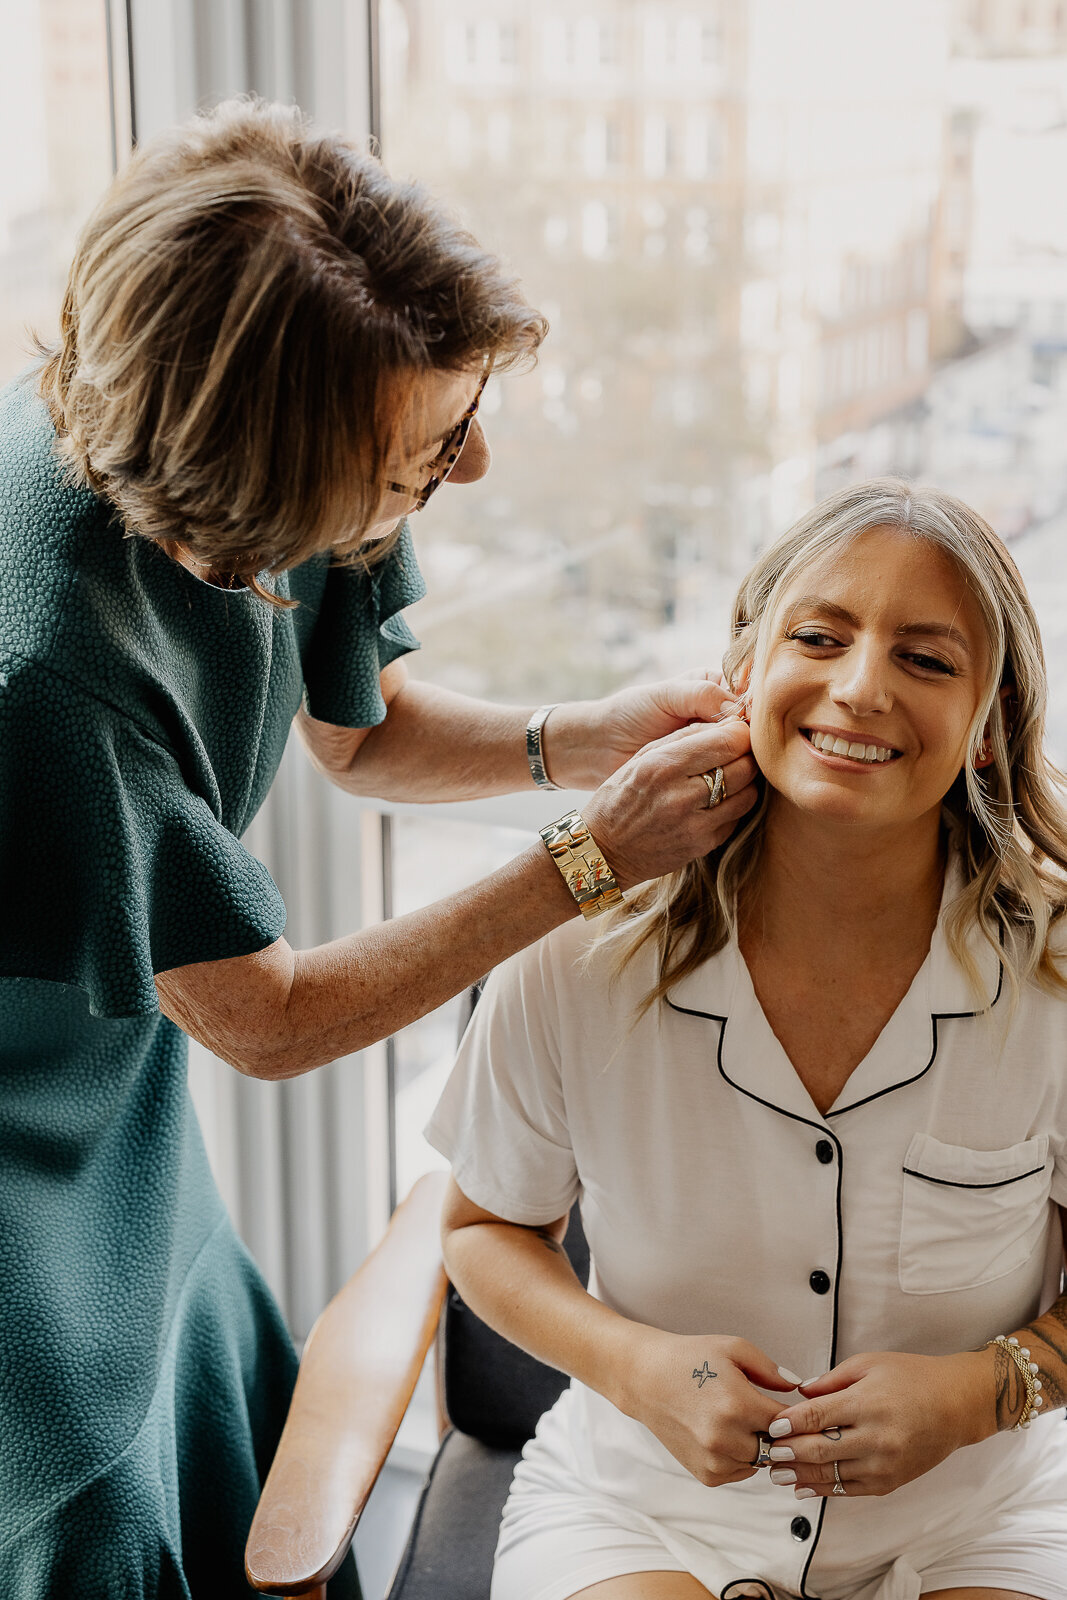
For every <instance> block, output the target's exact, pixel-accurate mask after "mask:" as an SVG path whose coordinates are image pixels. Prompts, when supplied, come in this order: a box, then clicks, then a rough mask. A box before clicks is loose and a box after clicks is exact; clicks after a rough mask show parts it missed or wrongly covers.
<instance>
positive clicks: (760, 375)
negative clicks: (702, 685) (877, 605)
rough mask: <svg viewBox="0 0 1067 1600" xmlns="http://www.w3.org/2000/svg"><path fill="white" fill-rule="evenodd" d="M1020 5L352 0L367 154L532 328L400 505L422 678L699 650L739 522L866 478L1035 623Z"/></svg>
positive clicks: (584, 686)
mask: <svg viewBox="0 0 1067 1600" xmlns="http://www.w3.org/2000/svg"><path fill="white" fill-rule="evenodd" d="M1024 9H1025V8H1024ZM1037 9H1038V10H1040V18H1039V20H1038V21H1037V22H1034V21H1033V20H1032V21H1031V23H1024V21H1023V19H1022V12H1021V11H1020V8H1018V7H1011V6H984V7H981V6H958V5H957V6H952V7H949V6H931V5H929V4H928V3H927V0H878V3H875V4H872V5H865V6H856V5H851V4H848V3H846V0H812V3H811V4H806V5H803V6H798V5H796V4H795V3H794V0H745V3H742V4H734V3H732V0H731V3H729V4H728V3H725V0H664V3H657V4H655V5H651V4H637V3H634V0H597V3H590V4H589V5H588V6H585V7H583V8H579V9H578V10H577V11H576V10H574V8H564V7H556V6H546V5H542V4H536V3H534V0H491V3H489V4H486V3H484V0H478V3H477V4H476V3H474V0H383V4H382V74H383V91H382V110H383V132H382V139H383V150H384V155H385V159H386V162H387V164H388V165H389V166H390V168H391V169H392V170H393V171H394V172H397V173H399V174H405V175H407V174H411V175H415V176H417V177H419V178H421V179H423V180H424V181H426V182H427V183H428V184H429V185H430V186H431V187H432V188H434V189H435V190H437V191H439V192H440V193H442V194H443V195H444V196H446V197H447V198H448V199H449V200H450V201H451V202H452V203H453V204H454V205H456V206H457V207H458V208H459V209H460V210H461V212H462V213H463V214H464V215H465V216H466V217H467V218H468V219H469V221H470V224H471V226H472V227H473V229H474V231H475V233H476V234H477V235H478V236H479V237H480V238H481V239H482V240H484V241H485V242H487V243H488V244H491V245H492V246H494V247H495V248H497V249H498V250H499V251H501V252H502V253H503V254H504V255H505V256H506V258H507V259H508V260H509V262H510V263H511V264H512V266H513V267H514V268H515V270H516V271H517V272H518V273H519V274H520V275H521V276H522V278H523V281H524V283H525V286H526V289H527V292H528V295H529V297H530V298H531V299H532V300H533V302H534V303H535V304H537V305H539V306H540V307H541V308H542V309H544V310H545V311H546V312H547V313H548V315H549V318H550V320H551V323H552V332H551V334H550V336H549V339H548V341H547V343H546V345H545V346H544V349H543V352H542V356H541V361H540V364H539V366H538V368H537V370H536V371H535V372H534V373H533V374H532V375H530V376H527V377H518V376H516V377H509V378H505V379H502V380H499V381H497V382H495V383H491V384H490V386H489V389H488V391H487V394H486V397H485V403H484V407H483V410H484V412H485V415H486V420H487V427H488V430H489V432H490V437H491V440H492V443H493V447H494V451H495V462H494V466H493V470H492V473H491V475H490V477H489V478H488V479H487V480H486V481H485V482H483V483H482V484H479V485H477V486H471V487H464V488H462V489H459V488H453V489H451V490H450V491H448V492H447V493H442V494H441V495H440V496H439V497H438V499H437V500H436V501H435V502H434V504H433V506H432V507H431V508H429V509H428V510H427V512H426V513H425V515H424V516H423V517H422V518H420V519H419V523H418V526H417V539H418V543H419V551H420V558H421V559H422V561H423V563H424V565H425V568H426V571H427V576H428V578H429V583H430V598H429V599H428V600H427V601H426V602H425V603H424V604H423V605H422V606H421V607H420V609H419V613H418V618H417V625H418V630H419V632H420V634H421V636H422V638H423V641H424V647H425V648H424V653H423V656H422V658H421V660H420V663H419V670H420V672H424V673H425V674H426V675H428V676H432V677H434V678H436V679H437V680H438V681H440V682H446V683H450V684H453V685H455V686H456V687H460V688H463V689H467V690H471V691H474V692H480V693H487V694H489V695H491V696H494V697H500V698H503V697H505V696H516V697H521V698H525V699H527V700H536V699H547V698H556V697H557V696H560V695H566V694H588V693H595V692H597V691H599V690H601V689H606V688H609V687H612V686H614V685H617V684H619V683H621V682H623V681H626V680H633V679H636V678H639V677H641V676H642V675H648V674H652V673H657V672H660V671H663V670H666V669H669V668H674V667H686V666H694V665H698V664H701V665H702V664H705V663H707V662H709V661H710V662H714V661H715V660H716V659H717V657H718V655H719V653H720V650H721V646H722V640H723V637H724V627H723V623H724V617H725V614H726V607H727V604H728V601H729V599H730V597H731V594H732V590H733V587H734V583H735V580H736V577H737V576H738V574H739V573H740V572H741V571H743V570H744V568H745V567H746V566H747V564H748V562H749V561H750V559H751V557H752V555H753V554H754V552H755V551H756V549H757V548H759V547H760V546H761V545H763V544H765V543H766V542H767V540H768V539H769V538H770V537H771V536H772V535H773V534H775V533H776V532H778V531H780V530H781V529H782V528H783V527H784V526H786V525H787V524H788V523H789V522H790V521H791V520H792V519H793V518H794V517H795V516H797V515H798V514H799V513H800V512H802V511H803V510H804V509H806V507H807V506H809V505H810V504H811V503H812V502H813V500H814V499H815V498H816V497H817V496H819V495H821V494H823V493H825V492H827V491H828V490H830V489H832V488H834V487H836V486H837V485H838V484H840V483H843V482H846V481H848V480H855V479H858V478H864V477H869V476H872V475H874V474H877V473H882V472H889V471H893V472H904V473H907V474H909V475H913V476H917V477H928V478H930V479H932V480H934V481H936V482H937V483H939V484H941V485H943V486H944V487H946V488H949V489H952V490H955V491H957V492H959V493H960V494H962V495H963V496H964V498H966V499H968V500H969V501H971V502H972V503H973V504H975V505H976V506H977V508H978V509H979V510H981V511H983V512H984V513H985V514H986V515H987V516H988V517H989V518H990V519H991V520H992V521H993V523H994V525H995V526H996V527H997V529H998V531H1000V532H1001V533H1002V534H1003V535H1004V537H1005V538H1007V539H1009V540H1011V541H1012V542H1013V545H1014V546H1015V548H1016V551H1017V554H1018V556H1019V559H1020V561H1021V562H1022V564H1023V565H1024V566H1025V567H1026V568H1027V571H1028V573H1029V574H1030V575H1031V579H1032V582H1033V584H1034V589H1035V593H1036V595H1037V597H1038V600H1039V602H1040V603H1041V605H1042V607H1043V608H1044V610H1045V612H1046V614H1047V615H1048V619H1049V623H1048V627H1049V635H1050V645H1054V644H1055V641H1056V639H1057V637H1058V636H1059V634H1060V632H1061V628H1060V623H1059V615H1060V609H1061V608H1062V606H1063V604H1064V603H1065V602H1067V590H1065V589H1064V583H1063V580H1062V579H1061V578H1060V576H1059V575H1058V572H1057V571H1056V570H1054V567H1055V558H1054V551H1055V548H1056V546H1057V544H1058V543H1059V541H1060V538H1061V530H1060V524H1059V520H1058V519H1059V518H1060V516H1061V509H1060V508H1061V507H1062V506H1064V504H1065V502H1067V456H1065V453H1064V451H1063V450H1062V448H1060V443H1059V441H1060V440H1061V439H1062V438H1063V437H1064V425H1065V423H1067V382H1065V378H1064V370H1065V369H1064V362H1063V352H1064V348H1065V345H1067V236H1064V228H1065V226H1067V225H1065V224H1064V222H1063V219H1062V216H1061V213H1060V210H1059V209H1058V208H1057V207H1055V206H1053V205H1050V204H1049V203H1048V196H1049V195H1051V194H1057V193H1059V192H1061V191H1062V189H1063V186H1064V183H1065V182H1067V141H1065V140H1064V138H1063V134H1062V128H1063V125H1064V115H1065V112H1067V65H1065V58H1064V51H1065V48H1067V8H1064V7H1042V8H1037ZM857 85H862V93H860V92H858V91H857ZM1053 655H1054V661H1053V666H1054V670H1055V671H1056V673H1057V675H1058V676H1059V677H1062V675H1063V674H1062V664H1063V658H1062V653H1061V652H1060V651H1058V650H1056V649H1054V650H1053ZM1062 700H1063V696H1062V694H1061V693H1057V695H1056V701H1057V710H1056V713H1055V718H1056V722H1055V726H1056V737H1057V740H1058V743H1059V745H1060V748H1061V750H1067V722H1065V721H1064V715H1065V713H1064V712H1063V710H1062V709H1060V702H1061V701H1062Z"/></svg>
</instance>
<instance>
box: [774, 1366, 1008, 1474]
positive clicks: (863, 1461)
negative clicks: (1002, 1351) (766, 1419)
mask: <svg viewBox="0 0 1067 1600" xmlns="http://www.w3.org/2000/svg"><path fill="white" fill-rule="evenodd" d="M802 1392H803V1394H804V1395H805V1396H807V1398H806V1399H804V1400H803V1401H801V1402H800V1404H799V1405H795V1406H790V1407H789V1409H788V1410H787V1411H782V1412H780V1413H779V1415H778V1417H777V1418H776V1423H777V1426H775V1424H772V1426H771V1430H770V1431H772V1432H773V1433H774V1434H775V1435H776V1437H775V1443H774V1449H773V1451H772V1454H773V1456H774V1459H775V1463H776V1464H775V1466H774V1467H773V1468H772V1470H771V1476H772V1478H773V1480H774V1481H775V1482H776V1483H780V1484H783V1485H784V1486H787V1487H789V1488H792V1489H793V1491H794V1493H795V1494H796V1495H797V1497H798V1498H800V1499H807V1498H810V1497H811V1496H812V1495H819V1496H821V1497H825V1496H827V1495H830V1494H833V1493H834V1490H835V1479H834V1465H833V1464H834V1462H835V1461H836V1462H837V1466H838V1472H839V1474H840V1479H841V1484H842V1486H843V1489H844V1492H845V1494H846V1495H868V1494H873V1495H883V1494H890V1493H891V1492H892V1491H893V1490H894V1489H899V1488H900V1486H901V1484H904V1483H910V1482H911V1480H912V1479H913V1478H919V1477H921V1476H922V1474H923V1473H924V1472H929V1471H930V1469H931V1468H932V1467H936V1466H937V1464H938V1462H939V1461H944V1459H945V1457H946V1456H949V1455H951V1454H952V1453H953V1451H954V1450H958V1449H960V1448H961V1446H963V1445H966V1444H975V1443H977V1442H978V1440H980V1439H984V1438H986V1437H987V1436H988V1435H989V1434H991V1433H993V1432H995V1431H996V1425H995V1418H994V1414H993V1399H992V1396H993V1378H992V1373H991V1364H990V1360H989V1357H988V1355H987V1354H986V1353H985V1352H976V1353H969V1354H962V1355H952V1356H916V1355H903V1354H899V1353H893V1352H887V1351H881V1352H879V1353H877V1354H874V1355H856V1356H851V1357H850V1358H849V1359H848V1360H847V1361H842V1362H841V1364H840V1365H839V1366H836V1367H834V1368H833V1370H832V1371H830V1372H828V1373H826V1374H825V1375H824V1376H823V1377H821V1378H815V1379H814V1380H812V1381H811V1382H810V1383H805V1384H803V1386H802ZM784 1423H788V1424H789V1426H788V1428H785V1427H783V1424H784ZM790 1474H793V1475H794V1476H790Z"/></svg>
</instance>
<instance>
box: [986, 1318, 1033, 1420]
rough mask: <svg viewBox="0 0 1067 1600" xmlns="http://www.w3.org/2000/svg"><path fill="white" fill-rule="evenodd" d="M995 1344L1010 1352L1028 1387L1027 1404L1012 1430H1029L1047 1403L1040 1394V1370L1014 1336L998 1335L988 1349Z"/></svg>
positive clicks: (989, 1343) (988, 1344)
mask: <svg viewBox="0 0 1067 1600" xmlns="http://www.w3.org/2000/svg"><path fill="white" fill-rule="evenodd" d="M993 1344H999V1345H1000V1346H1001V1347H1002V1348H1003V1349H1005V1350H1006V1351H1007V1352H1008V1354H1009V1356H1011V1359H1012V1360H1013V1361H1014V1362H1015V1365H1016V1367H1017V1368H1018V1370H1019V1376H1020V1377H1021V1378H1022V1380H1023V1383H1024V1384H1025V1385H1026V1404H1025V1405H1024V1406H1023V1409H1022V1414H1021V1416H1020V1417H1019V1420H1018V1422H1016V1423H1015V1425H1014V1427H1013V1428H1012V1430H1011V1431H1012V1432H1013V1433H1014V1432H1015V1429H1016V1428H1028V1427H1029V1426H1030V1424H1031V1422H1032V1421H1033V1420H1034V1416H1035V1415H1036V1413H1037V1412H1038V1410H1039V1409H1040V1408H1041V1406H1043V1405H1044V1403H1045V1399H1044V1396H1043V1395H1042V1394H1041V1393H1040V1389H1041V1379H1040V1378H1039V1377H1038V1376H1037V1374H1038V1372H1039V1370H1040V1368H1039V1367H1038V1364H1037V1362H1036V1361H1031V1360H1030V1352H1029V1350H1028V1349H1027V1348H1026V1346H1025V1345H1021V1344H1020V1343H1019V1341H1018V1339H1017V1338H1016V1337H1015V1335H1014V1334H1012V1335H1011V1337H1010V1338H1006V1337H1005V1335H1004V1334H1002V1333H998V1334H997V1336H996V1338H995V1339H990V1340H989V1341H988V1343H987V1344H986V1349H987V1350H988V1349H989V1346H990V1345H993Z"/></svg>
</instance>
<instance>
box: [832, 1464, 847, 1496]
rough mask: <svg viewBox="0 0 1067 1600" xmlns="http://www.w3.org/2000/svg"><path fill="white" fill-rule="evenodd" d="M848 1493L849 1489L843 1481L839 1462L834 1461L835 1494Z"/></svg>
mask: <svg viewBox="0 0 1067 1600" xmlns="http://www.w3.org/2000/svg"><path fill="white" fill-rule="evenodd" d="M847 1493H848V1491H847V1489H846V1488H845V1486H844V1484H843V1483H842V1482H841V1473H840V1470H839V1468H838V1464H837V1462H836V1461H835V1462H834V1494H847Z"/></svg>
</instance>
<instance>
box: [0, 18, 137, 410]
mask: <svg viewBox="0 0 1067 1600" xmlns="http://www.w3.org/2000/svg"><path fill="white" fill-rule="evenodd" d="M4 59H5V66H6V73H5V80H4V90H3V93H2V94H0V119H2V120H0V126H2V128H3V139H2V143H3V148H4V149H5V150H6V151H7V152H8V156H7V160H6V161H5V162H4V165H3V170H2V172H0V382H5V383H6V382H7V380H8V379H9V378H10V377H12V376H13V375H14V374H15V373H16V372H18V371H19V370H20V369H21V368H23V367H25V366H26V365H27V363H28V362H29V360H30V358H31V353H32V349H33V343H32V336H33V334H34V333H38V334H40V335H41V336H42V337H43V338H45V339H51V338H54V337H55V335H56V333H57V331H58V324H59V306H60V302H61V300H62V296H63V285H64V283H65V282H66V276H67V271H68V268H69V266H70V261H71V257H72V256H73V254H74V245H75V241H76V239H77V235H78V230H79V229H80V227H81V225H82V223H83V222H84V221H85V218H86V216H87V215H88V213H89V211H90V210H91V209H92V207H93V205H94V204H95V203H96V201H97V200H98V199H99V198H100V195H101V193H102V192H103V190H104V188H105V187H106V185H107V183H108V180H109V179H110V177H111V174H112V171H113V170H114V149H113V133H112V121H111V97H110V92H109V85H108V55H107V29H106V21H105V13H104V7H103V4H99V5H97V4H91V3H85V4H71V3H67V4H64V5H54V4H53V5H47V4H45V3H43V0H26V3H25V4H22V5H18V6H9V7H8V8H7V12H6V14H5V21H4ZM16 152H17V155H16Z"/></svg>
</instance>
